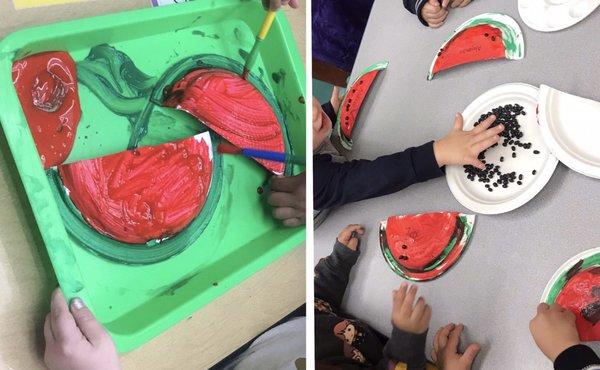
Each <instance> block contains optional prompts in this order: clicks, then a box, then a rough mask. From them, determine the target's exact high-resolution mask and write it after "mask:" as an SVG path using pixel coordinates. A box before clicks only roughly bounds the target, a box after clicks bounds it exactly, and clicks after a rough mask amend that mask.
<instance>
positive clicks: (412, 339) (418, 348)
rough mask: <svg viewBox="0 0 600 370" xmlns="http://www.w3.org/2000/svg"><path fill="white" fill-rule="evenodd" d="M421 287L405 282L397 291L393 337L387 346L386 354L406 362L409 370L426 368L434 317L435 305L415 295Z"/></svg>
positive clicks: (390, 357)
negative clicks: (426, 355)
mask: <svg viewBox="0 0 600 370" xmlns="http://www.w3.org/2000/svg"><path fill="white" fill-rule="evenodd" d="M416 294H417V287H416V286H415V285H411V286H410V287H409V285H408V284H407V283H402V285H400V288H398V290H394V292H393V300H394V303H393V307H392V324H393V325H394V327H393V329H392V336H391V337H390V340H389V341H388V342H387V343H386V345H385V347H384V349H383V355H384V356H385V358H386V359H388V361H390V362H392V363H397V362H403V363H406V365H407V366H408V368H407V369H408V370H413V369H415V370H416V369H424V368H425V364H426V363H427V359H426V358H425V341H426V340H427V329H428V328H429V320H430V319H431V308H430V307H429V306H428V305H427V304H426V303H425V300H424V299H423V298H422V297H419V298H418V299H417V302H416V304H415V298H416Z"/></svg>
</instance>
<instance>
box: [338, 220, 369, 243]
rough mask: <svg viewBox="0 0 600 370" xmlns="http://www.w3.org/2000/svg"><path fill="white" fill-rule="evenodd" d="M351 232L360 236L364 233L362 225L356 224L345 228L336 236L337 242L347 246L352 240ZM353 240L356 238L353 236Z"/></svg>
mask: <svg viewBox="0 0 600 370" xmlns="http://www.w3.org/2000/svg"><path fill="white" fill-rule="evenodd" d="M353 232H356V233H357V234H360V235H362V234H364V233H365V229H364V228H363V227H362V225H356V224H353V225H348V226H346V227H345V228H344V229H343V230H342V231H341V232H340V234H339V235H338V240H339V241H340V243H342V244H344V245H348V242H349V241H350V239H352V238H353V236H352V233H353ZM354 238H356V236H354Z"/></svg>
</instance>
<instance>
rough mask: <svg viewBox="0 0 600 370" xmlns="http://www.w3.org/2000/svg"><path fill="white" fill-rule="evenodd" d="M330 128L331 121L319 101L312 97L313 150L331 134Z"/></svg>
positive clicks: (331, 125)
mask: <svg viewBox="0 0 600 370" xmlns="http://www.w3.org/2000/svg"><path fill="white" fill-rule="evenodd" d="M332 128H333V122H331V119H330V118H329V116H327V113H325V111H324V110H323V108H322V107H321V104H319V101H318V100H317V99H316V98H313V127H312V131H313V150H317V149H318V148H319V147H320V146H321V144H323V142H324V141H325V140H327V138H328V137H329V135H331V130H332Z"/></svg>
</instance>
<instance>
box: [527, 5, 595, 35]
mask: <svg viewBox="0 0 600 370" xmlns="http://www.w3.org/2000/svg"><path fill="white" fill-rule="evenodd" d="M598 5H600V0H519V14H520V15H521V19H523V22H525V24H526V25H527V26H529V27H530V28H532V29H534V30H537V31H542V32H553V31H559V30H562V29H565V28H569V27H571V26H573V25H575V24H577V23H579V22H581V21H582V20H584V19H585V18H586V17H587V16H589V15H590V14H591V13H592V12H593V11H594V10H595V9H596V8H597V7H598Z"/></svg>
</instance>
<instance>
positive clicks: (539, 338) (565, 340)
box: [529, 303, 580, 362]
mask: <svg viewBox="0 0 600 370" xmlns="http://www.w3.org/2000/svg"><path fill="white" fill-rule="evenodd" d="M529 331H531V335H532V336H533V340H535V343H536V344H537V346H538V347H539V348H540V349H541V350H542V352H543V353H544V355H546V357H548V358H549V359H550V361H552V362H554V360H556V358H557V357H558V355H560V354H561V353H562V352H563V351H564V350H566V349H567V348H569V347H572V346H575V345H577V344H579V343H580V340H579V334H578V333H577V327H576V326H575V315H574V314H573V312H571V311H569V310H565V309H564V308H562V307H561V306H559V305H557V304H556V303H555V304H553V305H552V306H548V305H547V304H545V303H540V304H539V305H538V308H537V315H535V317H534V318H533V320H531V321H530V322H529Z"/></svg>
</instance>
